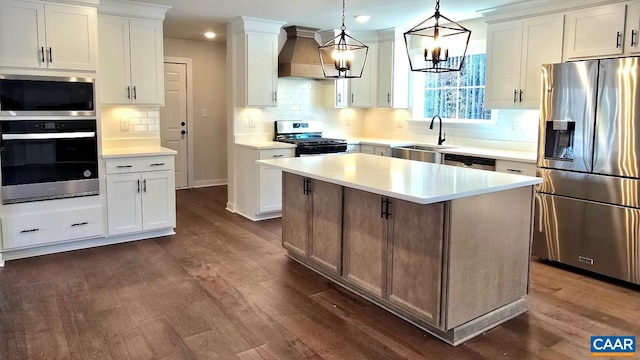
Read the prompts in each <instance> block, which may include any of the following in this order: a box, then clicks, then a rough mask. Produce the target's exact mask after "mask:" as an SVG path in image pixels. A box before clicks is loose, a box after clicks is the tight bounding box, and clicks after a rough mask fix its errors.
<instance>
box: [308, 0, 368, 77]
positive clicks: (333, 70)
mask: <svg viewBox="0 0 640 360" xmlns="http://www.w3.org/2000/svg"><path fill="white" fill-rule="evenodd" d="M344 1H345V0H342V26H341V27H340V34H339V35H338V36H336V37H335V38H333V39H331V40H329V41H327V42H326V43H324V45H322V46H319V47H318V53H319V54H320V63H321V64H322V72H323V73H324V77H325V78H330V79H351V78H359V77H362V72H363V70H364V64H365V62H366V61H367V54H368V53H369V47H368V46H366V45H365V44H363V43H361V42H360V41H358V40H356V39H354V38H353V37H351V36H349V35H347V33H346V32H345V30H346V29H347V28H346V26H345V25H344Z"/></svg>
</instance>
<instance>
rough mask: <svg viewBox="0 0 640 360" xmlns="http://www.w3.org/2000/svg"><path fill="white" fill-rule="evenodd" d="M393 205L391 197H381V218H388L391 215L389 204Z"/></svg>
mask: <svg viewBox="0 0 640 360" xmlns="http://www.w3.org/2000/svg"><path fill="white" fill-rule="evenodd" d="M390 205H391V200H389V198H380V218H382V219H388V218H389V216H390V215H391V213H390V211H389V206H390Z"/></svg>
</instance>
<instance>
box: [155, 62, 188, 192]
mask: <svg viewBox="0 0 640 360" xmlns="http://www.w3.org/2000/svg"><path fill="white" fill-rule="evenodd" d="M160 139H161V140H162V146H164V147H166V148H169V149H173V150H175V151H177V152H178V154H177V155H176V165H175V166H176V188H184V187H187V186H188V176H187V174H188V169H189V161H188V151H187V145H188V134H187V65H186V64H175V63H165V64H164V106H163V107H161V108H160Z"/></svg>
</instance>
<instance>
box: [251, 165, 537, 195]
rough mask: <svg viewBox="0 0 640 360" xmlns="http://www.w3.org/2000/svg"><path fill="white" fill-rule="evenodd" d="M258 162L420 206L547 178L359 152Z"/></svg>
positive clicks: (516, 186) (529, 184)
mask: <svg viewBox="0 0 640 360" xmlns="http://www.w3.org/2000/svg"><path fill="white" fill-rule="evenodd" d="M257 162H258V163H259V164H261V165H265V166H269V167H274V168H277V169H280V170H282V171H285V172H289V173H293V174H297V175H301V176H306V177H310V178H313V179H318V180H322V181H326V182H329V183H333V184H338V185H342V186H346V187H350V188H354V189H358V190H363V191H368V192H371V193H374V194H379V195H383V196H389V197H393V198H396V199H401V200H406V201H411V202H414V203H419V204H431V203H436V202H441V201H449V200H454V199H459V198H463V197H469V196H475V195H482V194H487V193H491V192H496V191H503V190H509V189H515V188H519V187H523V186H531V185H536V184H539V183H542V179H540V178H536V177H530V176H522V175H513V174H504V173H498V172H492V171H486V170H478V169H468V168H461V167H456V166H448V165H440V164H432V163H425V162H419V161H411V160H405V159H398V158H390V157H382V156H376V155H369V154H358V153H356V154H341V155H325V156H310V157H296V158H280V159H270V160H258V161H257Z"/></svg>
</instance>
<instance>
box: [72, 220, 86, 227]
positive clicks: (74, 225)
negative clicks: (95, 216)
mask: <svg viewBox="0 0 640 360" xmlns="http://www.w3.org/2000/svg"><path fill="white" fill-rule="evenodd" d="M84 225H89V223H88V222H86V221H83V222H81V223H75V224H71V227H76V226H84Z"/></svg>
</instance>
